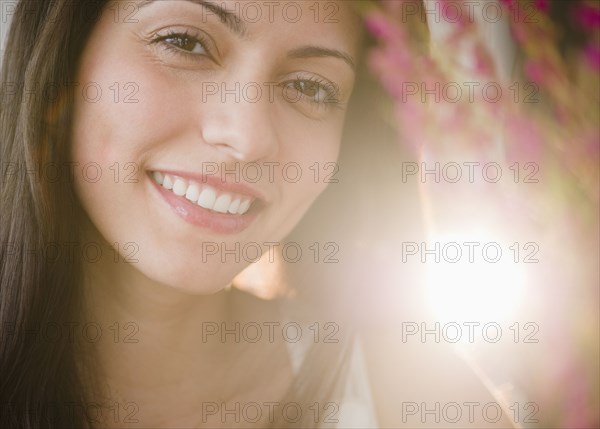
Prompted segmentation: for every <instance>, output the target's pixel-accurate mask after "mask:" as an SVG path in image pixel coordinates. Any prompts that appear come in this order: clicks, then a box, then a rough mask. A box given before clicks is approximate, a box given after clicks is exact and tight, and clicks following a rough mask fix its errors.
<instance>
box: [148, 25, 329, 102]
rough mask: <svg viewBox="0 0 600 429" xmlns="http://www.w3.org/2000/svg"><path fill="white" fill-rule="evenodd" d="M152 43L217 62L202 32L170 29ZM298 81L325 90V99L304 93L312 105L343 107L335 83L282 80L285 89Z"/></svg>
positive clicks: (318, 80) (310, 79)
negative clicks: (192, 46)
mask: <svg viewBox="0 0 600 429" xmlns="http://www.w3.org/2000/svg"><path fill="white" fill-rule="evenodd" d="M168 39H179V40H186V41H188V42H194V43H197V44H199V45H200V46H201V47H202V49H203V50H204V52H205V54H199V53H192V52H189V51H187V50H185V49H182V48H180V47H178V46H175V45H173V44H172V43H169V42H167V40H168ZM151 43H156V44H160V45H161V47H162V48H164V49H166V50H168V51H169V52H172V53H174V54H176V55H180V56H182V57H185V58H187V59H190V60H193V61H198V59H199V58H198V57H203V56H208V57H209V58H210V59H211V60H213V61H215V62H217V61H216V60H215V59H214V58H213V57H212V55H211V53H210V49H209V48H208V45H209V42H208V41H207V39H206V38H205V37H203V36H202V35H201V34H191V33H189V32H187V31H170V32H169V33H168V34H166V35H161V36H157V37H155V38H154V39H152V40H151ZM296 83H303V84H306V83H308V84H312V85H314V84H316V86H317V90H319V91H320V90H323V91H325V98H324V100H323V101H318V100H315V99H314V98H313V97H310V96H307V95H304V94H303V95H302V98H304V99H306V100H307V101H308V102H309V103H310V104H311V105H313V106H316V107H318V108H321V107H323V108H330V107H334V108H341V103H340V91H339V89H338V88H337V86H336V85H335V84H334V83H332V82H330V81H327V80H324V79H321V78H317V77H309V78H305V77H301V76H296V79H295V80H288V81H285V82H282V86H283V88H284V89H285V88H289V87H290V85H291V84H296Z"/></svg>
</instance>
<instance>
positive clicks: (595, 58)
mask: <svg viewBox="0 0 600 429" xmlns="http://www.w3.org/2000/svg"><path fill="white" fill-rule="evenodd" d="M584 56H585V59H586V60H587V62H588V64H589V65H590V67H591V68H592V69H594V70H595V71H597V72H600V47H599V46H597V45H594V44H590V45H588V46H587V47H586V48H585V51H584Z"/></svg>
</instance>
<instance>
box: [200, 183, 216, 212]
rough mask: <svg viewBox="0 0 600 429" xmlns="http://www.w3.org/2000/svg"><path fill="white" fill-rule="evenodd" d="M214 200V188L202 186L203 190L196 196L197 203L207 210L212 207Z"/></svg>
mask: <svg viewBox="0 0 600 429" xmlns="http://www.w3.org/2000/svg"><path fill="white" fill-rule="evenodd" d="M215 201H217V193H216V192H215V190H214V189H212V188H209V187H208V186H207V187H206V188H204V190H203V191H202V193H201V194H200V196H199V197H198V205H199V206H200V207H202V208H205V209H208V210H212V209H213V207H214V205H215Z"/></svg>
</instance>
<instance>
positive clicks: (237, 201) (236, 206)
mask: <svg viewBox="0 0 600 429" xmlns="http://www.w3.org/2000/svg"><path fill="white" fill-rule="evenodd" d="M241 201H242V200H240V199H239V198H237V199H235V200H234V201H233V202H232V203H231V204H230V205H229V210H228V211H229V213H231V214H236V213H237V211H238V209H239V207H240V203H241Z"/></svg>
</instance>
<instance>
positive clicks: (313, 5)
mask: <svg viewBox="0 0 600 429" xmlns="http://www.w3.org/2000/svg"><path fill="white" fill-rule="evenodd" d="M355 4H356V1H354V0H310V1H308V0H299V1H291V0H281V1H277V0H257V1H250V0H140V1H138V2H136V6H137V7H138V8H140V9H147V8H148V9H149V8H154V7H157V6H158V7H160V9H161V10H163V11H164V10H165V9H167V10H168V9H172V10H173V9H184V8H185V9H186V10H190V11H192V10H194V12H193V13H194V14H196V15H197V16H200V17H201V21H202V22H203V23H205V22H209V21H213V20H219V21H221V22H222V23H223V24H225V25H226V26H227V27H228V29H229V30H230V31H232V33H234V34H235V35H236V36H238V37H240V38H242V39H247V40H252V39H258V38H265V37H269V36H271V37H273V36H275V37H276V38H277V40H279V41H282V40H285V39H287V38H291V37H294V36H295V37H296V38H304V39H305V40H306V39H310V40H315V41H316V40H318V41H324V40H327V41H331V42H335V43H338V44H344V45H347V47H348V49H353V48H354V47H355V46H357V44H358V42H359V40H360V38H361V36H362V33H361V28H362V25H361V19H360V17H359V15H358V12H357V8H356V7H355ZM284 36H285V37H284Z"/></svg>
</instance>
